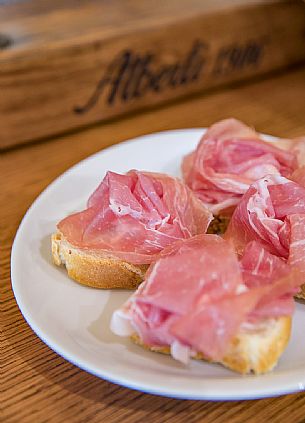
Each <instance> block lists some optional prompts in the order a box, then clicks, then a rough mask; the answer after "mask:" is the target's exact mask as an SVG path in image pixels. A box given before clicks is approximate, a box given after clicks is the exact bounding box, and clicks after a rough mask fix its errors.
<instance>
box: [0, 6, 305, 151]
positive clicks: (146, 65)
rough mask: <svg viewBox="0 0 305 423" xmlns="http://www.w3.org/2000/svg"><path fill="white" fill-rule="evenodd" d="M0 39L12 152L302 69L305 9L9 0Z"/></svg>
mask: <svg viewBox="0 0 305 423" xmlns="http://www.w3.org/2000/svg"><path fill="white" fill-rule="evenodd" d="M0 34H1V35H0V116H1V123H0V149H5V148H8V147H10V146H13V145H16V144H21V143H25V142H28V141H32V140H36V139H40V138H44V137H48V136H50V135H54V134H59V133H62V132H65V131H68V130H72V129H74V128H78V127H82V126H84V125H88V124H91V123H94V122H98V121H103V120H107V119H109V118H113V117H117V116H121V115H123V114H125V113H128V112H132V111H136V110H142V109H144V108H148V107H151V106H155V105H159V104H162V103H164V102H167V101H169V100H173V99H175V98H178V97H181V96H185V95H188V94H194V93H197V92H200V91H204V90H209V89H212V88H215V87H219V86H222V85H225V84H228V83H232V82H236V81H242V80H247V79H250V78H253V77H255V76H259V75H264V74H266V73H268V72H271V71H275V70H278V69H282V68H285V67H288V66H292V65H297V64H300V63H302V62H304V61H305V4H304V3H303V2H302V1H290V2H286V1H263V0H261V1H259V0H257V1H245V0H243V1H242V0H239V1H238V0H226V1H224V0H222V1H212V0H208V1H202V0H188V1H187V0H185V1H182V0H166V1H165V0H156V1H150V0H125V1H122V0H112V1H108V0H105V1H97V0H91V1H86V2H78V1H72V0H63V1H60V0H54V1H52V0H49V1H45V0H41V1H35V0H27V1H21V2H20V1H19V2H18V1H17V2H16V1H15V2H12V3H10V2H7V3H5V2H3V3H2V5H1V3H0ZM194 113H196V110H194Z"/></svg>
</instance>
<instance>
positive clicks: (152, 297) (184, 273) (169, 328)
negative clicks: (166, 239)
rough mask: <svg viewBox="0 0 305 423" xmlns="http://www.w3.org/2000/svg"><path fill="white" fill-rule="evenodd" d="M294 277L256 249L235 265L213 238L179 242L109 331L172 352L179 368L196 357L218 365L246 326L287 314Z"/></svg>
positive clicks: (224, 247)
mask: <svg viewBox="0 0 305 423" xmlns="http://www.w3.org/2000/svg"><path fill="white" fill-rule="evenodd" d="M296 274H297V271H294V272H293V274H292V273H291V269H290V266H289V265H288V264H287V263H285V262H284V261H282V260H281V259H280V258H278V257H275V256H272V254H271V253H269V252H268V251H265V250H264V248H263V246H262V245H261V244H259V243H251V244H249V246H248V247H247V248H246V249H245V251H244V255H243V257H242V260H241V261H240V262H239V261H238V257H237V255H236V253H235V251H234V249H233V246H232V245H231V243H230V242H228V241H226V240H224V239H223V238H221V237H219V236H217V235H199V236H197V237H194V238H192V239H186V240H181V241H178V242H177V243H176V244H174V245H172V246H170V247H168V248H167V249H165V250H164V252H163V253H162V254H161V255H160V256H159V258H158V260H157V261H156V262H155V263H153V264H152V265H151V266H150V268H149V270H148V272H147V274H146V278H145V281H144V282H143V283H142V285H141V286H140V287H139V289H138V291H137V292H136V293H135V294H134V295H133V296H132V297H131V298H130V299H129V300H128V302H127V303H126V304H125V305H124V306H123V307H122V308H121V309H120V310H118V311H116V312H115V313H114V315H113V319H112V324H111V327H112V330H113V331H114V332H115V333H117V334H119V335H124V336H127V335H132V334H133V333H136V334H137V335H138V336H139V337H140V339H141V341H142V342H143V343H145V344H146V345H148V346H163V347H164V346H170V347H171V352H172V355H173V357H174V358H176V359H178V360H180V361H182V362H186V361H187V358H189V357H190V356H191V355H192V354H193V353H195V352H196V353H197V352H200V353H202V354H204V355H205V356H206V357H209V358H211V359H212V360H218V359H221V358H222V357H223V355H224V354H225V353H226V351H227V349H228V348H229V346H230V343H231V342H232V340H233V338H234V337H235V336H236V335H237V333H238V331H239V330H240V329H241V327H242V326H243V325H244V324H249V323H250V324H253V322H258V321H259V322H260V321H261V319H262V318H264V319H266V318H274V317H278V316H285V315H291V313H292V311H293V304H294V303H293V300H292V295H293V293H294V292H295V289H296V287H297V285H298V282H297V280H299V278H296ZM254 277H257V281H256V282H255V283H254V280H253V278H254Z"/></svg>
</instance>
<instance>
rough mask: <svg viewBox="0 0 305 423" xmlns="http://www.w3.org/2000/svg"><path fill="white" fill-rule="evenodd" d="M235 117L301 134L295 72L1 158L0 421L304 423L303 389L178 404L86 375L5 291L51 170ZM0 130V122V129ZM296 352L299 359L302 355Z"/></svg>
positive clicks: (301, 99) (304, 110) (301, 82)
mask: <svg viewBox="0 0 305 423" xmlns="http://www.w3.org/2000/svg"><path fill="white" fill-rule="evenodd" d="M228 116H235V117H237V118H240V119H241V120H244V121H245V122H246V123H248V124H250V125H254V126H255V127H256V128H257V130H259V131H262V132H265V133H270V134H274V135H281V136H284V137H290V136H291V137H292V136H298V135H302V134H305V69H304V68H303V69H296V70H293V71H290V72H289V73H282V74H278V75H273V77H270V78H268V79H264V80H257V81H255V82H252V83H251V84H247V85H235V86H233V87H230V88H227V89H226V90H224V89H222V90H220V91H218V92H215V91H214V92H213V93H210V94H208V95H207V94H205V95H201V96H196V97H192V98H189V99H186V100H184V101H181V102H179V103H175V104H168V105H167V106H164V107H163V108H159V109H155V110H150V111H148V112H145V113H142V114H137V115H130V116H127V117H126V118H124V119H122V120H118V121H111V122H108V123H106V124H104V125H100V126H95V127H91V128H88V129H86V130H84V131H82V132H77V133H73V134H70V135H66V136H62V137H59V138H56V139H51V140H48V141H45V142H43V143H39V144H37V143H36V144H32V145H29V146H27V147H23V148H19V149H15V150H11V151H7V152H5V153H3V154H1V158H0V160H1V163H0V169H1V175H0V176H1V178H0V181H1V182H0V184H1V190H0V198H1V210H0V234H1V240H0V241H1V242H0V249H1V250H0V251H1V301H2V302H1V304H2V305H1V308H2V310H1V311H2V318H1V320H2V323H3V335H2V336H1V343H2V347H1V355H2V358H3V359H4V362H3V366H4V367H3V369H4V374H3V380H2V382H1V385H2V387H4V395H3V396H2V406H3V416H2V418H3V420H2V421H4V422H6V423H7V422H18V423H23V422H30V423H36V422H39V423H40V422H65V423H66V422H111V423H114V422H123V421H124V422H143V421H147V422H156V423H157V422H162V423H163V422H169V421H174V422H186V421H187V422H198V421H203V422H205V423H208V422H213V423H219V422H245V421H247V422H248V421H249V422H252V421H255V422H267V421H268V422H269V421H270V422H272V423H277V422H278V423H282V422H289V423H291V422H299V423H301V422H304V421H305V395H304V393H298V394H292V395H286V396H282V397H279V398H271V399H263V400H258V401H235V402H208V401H182V400H175V399H168V398H162V397H158V396H151V395H147V394H142V393H140V392H136V391H132V390H129V389H126V388H121V387H119V386H117V385H114V384H112V383H108V382H106V381H103V380H101V379H98V378H97V377H94V376H92V375H90V374H88V373H86V372H84V371H82V370H80V369H78V368H77V367H75V366H73V365H72V364H70V363H68V362H67V361H65V360H64V359H63V358H61V357H59V356H58V355H57V354H55V353H54V352H53V351H52V350H50V349H49V348H48V347H47V346H46V345H45V344H44V343H43V342H42V341H41V340H40V339H39V338H38V337H37V336H36V335H35V334H34V333H33V332H32V330H31V329H30V327H29V326H28V325H27V323H26V322H25V320H24V319H23V317H22V315H21V313H20V311H19V309H18V307H17V305H16V302H15V300H14V296H13V293H12V290H11V285H10V250H11V246H12V242H13V238H14V235H15V233H16V230H17V227H18V225H19V223H20V221H21V219H22V217H23V215H24V213H25V212H26V210H27V208H28V207H29V206H30V204H31V203H32V202H33V200H34V199H35V198H36V197H37V195H39V193H40V192H41V191H42V190H43V189H44V188H45V187H46V186H47V185H48V184H49V183H50V182H51V181H52V180H53V179H54V178H56V177H57V176H58V175H59V174H61V173H62V172H63V171H65V170H66V169H67V168H69V167H70V166H72V165H73V164H75V163H77V162H78V161H79V160H81V159H83V158H85V157H87V156H88V155H90V154H92V153H94V152H96V151H99V150H100V149H101V148H104V147H106V146H108V145H110V144H113V143H117V142H120V141H122V140H124V139H128V138H132V137H136V136H138V135H141V134H145V133H149V132H154V131H160V130H164V129H172V128H188V127H198V126H200V127H202V126H208V125H210V124H211V123H213V122H214V121H216V120H218V119H221V118H224V117H228ZM0 125H1V124H0ZM304 354H305V353H304Z"/></svg>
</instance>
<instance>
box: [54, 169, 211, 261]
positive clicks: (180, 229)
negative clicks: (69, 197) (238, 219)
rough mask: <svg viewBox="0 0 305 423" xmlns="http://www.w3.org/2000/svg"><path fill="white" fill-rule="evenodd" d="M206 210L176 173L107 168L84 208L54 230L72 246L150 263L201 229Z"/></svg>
mask: <svg viewBox="0 0 305 423" xmlns="http://www.w3.org/2000/svg"><path fill="white" fill-rule="evenodd" d="M211 218H212V216H211V213H210V212H209V211H208V210H207V209H206V208H205V207H204V205H202V204H201V202H200V201H199V200H198V199H197V198H196V197H195V195H194V194H193V193H192V192H191V190H190V189H189V188H188V187H187V186H186V185H185V184H183V183H182V182H180V181H179V180H178V179H176V178H172V177H170V176H167V175H163V174H156V173H149V172H139V171H135V170H133V171H130V172H128V174H126V175H119V174H117V173H114V172H108V173H107V174H106V176H105V178H104V180H103V181H102V183H101V184H100V185H99V187H98V188H97V190H96V191H95V192H94V193H93V194H92V195H91V197H90V198H89V200H88V204H87V208H86V210H84V211H82V212H79V213H75V214H73V215H71V216H68V217H67V218H65V219H64V220H62V221H61V222H60V223H59V224H58V229H59V231H60V232H61V233H62V234H63V236H64V237H65V239H66V240H67V241H68V242H69V243H70V244H72V245H73V246H75V247H78V248H81V249H86V250H92V251H94V252H95V253H96V254H98V253H99V252H101V251H102V252H103V254H105V252H108V253H109V255H113V256H116V257H118V258H120V259H122V260H126V261H128V262H130V263H133V264H149V263H151V262H152V261H153V260H154V259H155V258H156V256H157V255H158V254H159V253H160V251H162V250H163V249H164V248H165V247H166V246H168V245H170V244H171V243H173V242H174V241H177V240H179V239H185V238H190V237H192V236H194V235H198V234H201V233H205V232H206V230H207V227H208V225H209V223H210V221H211Z"/></svg>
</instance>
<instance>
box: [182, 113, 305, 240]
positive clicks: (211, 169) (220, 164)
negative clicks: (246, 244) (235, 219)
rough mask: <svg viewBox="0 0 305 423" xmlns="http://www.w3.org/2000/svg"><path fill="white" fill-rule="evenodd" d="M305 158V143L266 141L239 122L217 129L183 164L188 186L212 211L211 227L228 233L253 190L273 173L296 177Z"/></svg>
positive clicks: (225, 122)
mask: <svg viewBox="0 0 305 423" xmlns="http://www.w3.org/2000/svg"><path fill="white" fill-rule="evenodd" d="M304 160H305V139H304V138H296V139H292V140H289V139H276V140H274V141H272V142H267V141H266V140H265V139H263V137H262V136H261V135H260V134H258V133H257V132H255V131H254V130H253V129H252V128H249V127H248V126H246V125H245V124H244V123H242V122H240V121H238V120H236V119H226V120H223V121H220V122H217V123H215V124H214V125H212V126H211V127H210V128H209V129H208V130H207V131H206V132H205V134H204V135H203V137H202V138H201V140H200V142H199V144H198V146H197V148H196V150H195V151H193V152H192V153H190V154H188V155H187V156H186V157H185V158H184V159H183V162H182V173H183V177H184V180H185V182H186V184H187V185H188V186H189V187H190V188H191V189H192V190H193V191H194V192H195V193H196V195H197V196H198V198H199V199H200V200H201V201H202V202H203V203H204V204H205V205H206V206H207V207H208V208H209V209H210V210H211V211H212V213H213V214H214V216H215V221H214V222H213V224H212V225H211V227H210V229H211V230H212V231H214V232H219V233H223V232H224V231H225V229H226V226H227V224H228V222H229V218H230V216H231V214H232V211H233V210H234V208H235V207H236V205H237V204H238V203H239V201H240V199H241V197H242V195H243V194H244V193H245V192H246V191H247V190H248V188H249V186H250V185H251V184H252V183H253V182H255V181H256V180H257V179H260V178H262V177H264V176H265V175H268V174H276V175H282V176H285V177H290V175H291V174H292V173H293V172H294V171H295V170H296V169H297V168H298V167H300V166H302V165H303V164H304Z"/></svg>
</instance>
